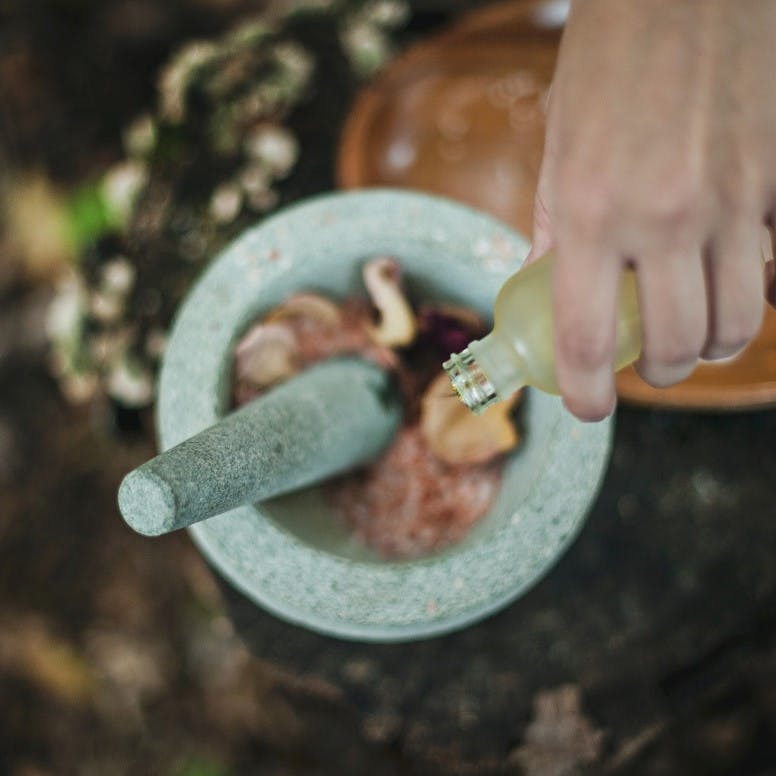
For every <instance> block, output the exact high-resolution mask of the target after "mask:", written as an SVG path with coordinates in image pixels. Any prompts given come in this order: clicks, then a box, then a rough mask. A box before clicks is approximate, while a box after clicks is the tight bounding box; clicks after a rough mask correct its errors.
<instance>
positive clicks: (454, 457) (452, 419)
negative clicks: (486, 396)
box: [420, 373, 519, 464]
mask: <svg viewBox="0 0 776 776" xmlns="http://www.w3.org/2000/svg"><path fill="white" fill-rule="evenodd" d="M516 401H517V395H516V396H515V398H513V399H510V400H508V401H503V402H499V403H498V404H494V405H493V406H492V407H491V408H490V409H488V410H487V411H486V412H485V413H484V414H482V415H474V414H473V413H472V412H471V411H470V410H469V409H468V407H466V406H465V405H464V404H462V403H461V402H460V401H458V400H457V399H456V397H455V396H453V395H451V393H450V381H449V379H448V377H447V375H446V374H444V373H442V374H440V375H439V377H437V378H436V379H435V380H434V382H433V383H431V385H430V386H429V388H428V390H427V391H426V393H425V395H424V396H423V401H422V405H421V419H420V424H421V430H422V432H423V437H424V438H425V440H426V442H427V443H428V445H429V447H430V448H431V449H432V450H433V451H434V454H435V455H436V456H438V457H439V459H440V460H442V461H444V462H445V463H448V464H464V463H469V464H471V463H484V462H486V461H490V460H491V459H493V458H495V457H496V456H498V455H500V454H501V453H505V452H506V451H507V450H511V449H512V448H513V447H515V445H517V443H518V441H519V436H518V434H517V430H516V429H515V426H514V423H513V422H512V419H511V412H512V409H513V407H514V406H515V402H516Z"/></svg>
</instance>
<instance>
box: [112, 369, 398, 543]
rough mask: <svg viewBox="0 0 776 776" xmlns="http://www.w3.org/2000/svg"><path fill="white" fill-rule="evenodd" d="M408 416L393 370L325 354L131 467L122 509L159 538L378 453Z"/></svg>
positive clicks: (136, 527)
mask: <svg viewBox="0 0 776 776" xmlns="http://www.w3.org/2000/svg"><path fill="white" fill-rule="evenodd" d="M401 415H402V410H401V402H400V399H399V398H398V392H397V391H396V390H395V389H394V385H393V381H392V378H391V377H390V375H389V374H388V373H387V372H386V371H385V370H383V369H381V368H380V367H378V366H376V365H375V364H372V363H370V362H367V361H364V360H361V359H357V358H344V359H334V360H330V361H325V362H322V363H320V364H318V365H316V366H313V367H311V368H309V369H307V370H305V371H303V372H301V373H299V374H298V375H296V376H295V377H293V378H291V379H290V380H288V381H287V382H285V383H283V384H281V385H279V386H277V387H275V388H273V389H272V390H270V391H269V392H267V393H266V394H264V395H262V396H260V397H258V398H256V399H254V400H253V401H252V402H250V403H249V404H247V405H245V406H244V407H242V408H240V409H239V410H237V411H235V412H233V413H232V414H230V415H227V416H226V417H225V418H224V419H223V420H221V421H219V422H218V423H216V424H215V425H214V426H211V427H210V428H207V429H205V430H204V431H201V432H200V433H199V434H196V435H195V436H193V437H191V438H190V439H187V440H186V441H184V442H182V443H181V444H179V445H177V446H176V447H173V448H171V449H170V450H167V451H166V452H163V453H161V454H160V455H158V456H156V458H153V459H151V460H150V461H148V462H146V463H144V464H143V465H142V466H140V467H138V468H137V469H135V470H134V471H132V472H130V473H129V474H128V475H127V476H126V477H125V478H124V480H123V482H122V483H121V487H120V488H119V496H118V499H119V508H120V510H121V514H122V515H123V517H124V520H125V521H126V522H127V523H128V524H129V525H130V526H131V527H132V528H133V529H134V530H135V531H137V532H138V533H141V534H145V535H147V536H158V535H160V534H165V533H169V532H170V531H175V530H177V529H178V528H183V527H185V526H187V525H191V524H192V523H196V522H198V521H200V520H204V519H205V518H208V517H213V516H214V515H218V514H221V513H223V512H226V511H228V510H229V509H233V508H234V507H237V506H240V505H241V504H246V503H249V502H256V501H263V500H266V499H269V498H272V497H273V496H279V495H281V494H284V493H289V492H291V491H293V490H297V489H299V488H302V487H305V486H307V485H312V484H314V483H316V482H320V481H322V480H324V479H326V478H327V477H330V476H332V475H335V474H338V473H341V472H343V471H346V470H348V469H351V468H354V467H355V466H358V465H359V464H362V463H366V462H368V461H369V460H370V459H373V458H374V457H376V456H377V455H378V454H379V453H380V452H381V451H382V450H383V449H384V448H385V447H386V445H387V444H388V443H389V442H390V441H391V440H392V439H393V436H394V435H395V433H396V431H397V429H398V427H399V423H400V421H401Z"/></svg>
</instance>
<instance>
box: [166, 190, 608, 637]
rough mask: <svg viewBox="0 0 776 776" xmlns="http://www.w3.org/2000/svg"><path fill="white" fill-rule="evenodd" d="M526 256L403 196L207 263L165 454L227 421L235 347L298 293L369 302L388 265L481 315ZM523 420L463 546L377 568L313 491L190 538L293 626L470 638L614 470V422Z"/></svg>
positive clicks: (313, 204) (544, 416)
mask: <svg viewBox="0 0 776 776" xmlns="http://www.w3.org/2000/svg"><path fill="white" fill-rule="evenodd" d="M527 249H528V245H527V243H526V241H525V240H524V239H523V238H522V237H520V236H519V235H518V234H516V233H515V232H513V231H511V230H510V229H509V228H507V227H505V226H504V225H503V224H501V223H499V222H498V221H495V220H494V219H492V218H490V217H488V216H485V215H483V214H481V213H478V212H476V211H473V210H471V209H469V208H467V207H464V206H461V205H458V204H454V203H452V202H450V201H447V200H443V199H439V198H437V197H430V196H426V195H421V194H417V193H412V192H407V191H394V190H371V191H361V192H353V193H346V194H332V195H327V196H322V197H318V198H315V199H311V200H309V201H307V202H304V203H301V204H298V205H296V206H294V207H290V208H288V209H286V210H285V211H283V212H281V213H279V214H278V215H276V216H274V217H272V218H270V219H267V220H266V221H265V222H264V223H262V224H261V225H260V226H258V227H257V228H255V229H252V230H250V231H248V232H246V233H245V234H243V235H242V236H241V237H240V238H239V239H238V240H237V241H236V242H234V243H233V244H232V245H231V246H230V247H229V248H227V249H226V250H225V251H224V252H223V253H222V254H221V255H220V256H219V257H218V258H217V259H216V260H215V261H214V262H213V264H212V265H211V267H210V268H209V270H208V271H207V272H206V273H205V274H204V276H203V277H202V279H201V280H200V281H199V283H198V284H197V286H196V287H195V288H194V290H193V291H192V293H191V294H190V296H189V297H188V299H187V300H186V302H185V303H184V305H183V306H182V309H181V311H180V313H179V315H178V318H177V320H176V323H175V326H174V328H173V332H172V335H171V338H170V342H169V345H168V349H167V353H166V356H165V361H164V366H163V369H162V374H161V379H160V385H159V397H158V404H157V414H158V429H159V442H160V447H161V449H163V450H166V449H168V448H170V447H172V446H174V445H176V444H177V443H179V442H181V441H183V440H184V439H186V438H188V437H190V436H192V435H193V434H195V433H197V432H198V431H200V430H202V429H203V428H205V427H207V426H209V425H211V424H212V423H214V422H215V421H216V420H217V419H218V418H219V417H220V416H221V415H222V414H223V413H224V412H225V410H226V408H227V403H228V396H229V382H230V379H231V364H232V348H233V345H234V342H235V340H236V338H237V337H238V336H239V335H240V334H241V332H242V331H244V329H245V327H246V326H247V324H248V323H250V322H251V321H252V320H253V319H254V318H256V317H257V316H258V315H260V314H261V313H262V312H264V311H267V310H269V309H270V308H272V307H273V306H274V305H276V304H278V303H279V302H280V301H281V300H283V299H284V298H285V297H287V296H288V295H289V294H291V293H293V292H295V291H300V290H306V289H317V290H319V291H322V292H323V293H330V294H332V295H336V296H340V297H341V296H345V295H348V294H352V293H361V291H360V267H361V264H362V262H363V261H364V259H365V258H367V257H369V256H373V255H376V254H390V255H394V256H397V257H398V258H399V259H400V260H401V262H402V265H403V267H404V268H405V271H406V277H407V283H408V285H409V286H410V288H411V289H412V290H413V292H414V293H415V294H416V295H420V296H424V297H426V298H429V299H431V298H437V299H443V300H448V301H453V302H459V303H462V304H465V305H468V306H471V307H472V308H475V309H477V310H479V311H480V312H482V313H483V314H485V315H486V316H487V315H489V314H490V311H491V308H492V304H493V300H494V298H495V295H496V292H497V291H498V289H499V287H500V285H501V283H502V282H503V281H504V279H505V278H506V277H507V276H508V275H509V274H511V273H512V272H514V271H515V270H516V269H517V267H518V266H519V265H520V263H521V261H522V259H523V257H524V256H525V254H526V253H527ZM524 410H525V416H524V425H525V428H526V429H527V433H526V437H525V440H524V443H523V444H522V446H521V447H520V448H519V450H518V451H517V452H516V453H515V454H513V455H512V456H511V458H510V460H509V462H508V463H507V467H506V470H505V479H504V484H503V487H502V489H501V492H500V495H499V498H498V499H497V503H496V504H495V506H494V508H493V509H492V511H491V512H490V514H489V515H488V516H487V517H486V518H485V520H484V521H483V522H482V523H480V524H479V525H478V526H477V527H476V528H475V529H474V530H473V531H472V532H471V534H470V535H469V536H468V538H467V539H466V540H464V541H463V542H462V543H460V544H458V545H457V546H455V547H453V548H451V549H448V550H447V551H445V552H442V553H440V554H438V555H434V556H431V557H427V558H424V559H421V560H415V561H408V562H387V561H382V560H380V559H379V558H377V557H376V556H373V555H371V554H370V553H369V552H368V551H366V550H364V549H363V548H361V547H360V546H358V545H357V544H356V543H355V542H354V541H353V539H352V538H351V537H350V535H349V534H348V532H347V531H346V530H345V529H344V528H343V527H342V526H341V525H339V523H338V521H337V520H336V518H335V516H334V515H333V514H331V512H330V510H329V509H328V508H327V506H326V504H325V502H324V500H323V498H322V497H321V496H320V493H319V491H318V489H316V488H311V489H308V490H305V491H303V492H300V493H296V494H292V495H290V496H285V497H282V498H279V499H275V500H273V501H270V502H265V503H262V504H256V505H246V506H243V507H240V508H238V509H234V510H232V511H231V512H228V513H227V514H224V515H221V516H218V517H213V518H210V519H209V520H206V521H204V522H202V523H199V524H197V525H195V526H193V527H191V528H190V529H189V530H190V532H191V535H192V537H193V538H194V540H195V542H196V543H197V545H198V546H199V548H200V549H201V551H202V552H203V553H204V555H205V556H206V557H207V558H208V559H209V561H210V562H211V563H212V565H213V566H214V567H215V568H216V569H217V570H218V571H219V572H220V573H221V574H222V575H223V576H224V577H226V578H227V579H228V580H229V581H230V582H231V583H232V584H234V585H235V587H237V588H238V589H239V590H241V591H242V592H243V593H244V594H246V595H247V596H248V597H249V598H251V599H252V600H253V601H255V602H256V603H257V604H258V605H260V606H262V607H264V608H265V609H267V610H269V611H270V612H273V613H274V614H276V615H277V616H279V617H282V618H284V619H286V620H288V621H290V622H293V623H297V624H299V625H303V626H305V627H308V628H311V629H313V630H316V631H320V632H323V633H327V634H331V635H335V636H339V637H343V638H351V639H361V640H366V641H402V640H410V639H417V638H422V637H426V636H431V635H434V634H439V633H444V632H447V631H451V630H455V629H457V628H461V627H463V626H464V625H467V624H469V623H472V622H474V621H476V620H479V619H481V618H483V617H485V616H486V615H488V614H490V613H492V612H494V611H496V610H497V609H500V608H501V607H503V606H505V605H506V604H508V603H509V602H510V601H513V600H514V599H515V598H517V597H518V596H519V595H520V594H521V593H523V592H525V591H526V590H527V589H528V588H529V587H530V586H531V585H533V584H534V583H535V582H536V581H537V580H538V579H539V578H541V577H542V575H543V574H545V573H546V572H547V571H548V569H549V568H550V567H551V566H552V564H553V563H554V562H555V561H556V560H557V559H558V557H559V556H560V555H561V554H562V553H563V551H564V550H565V549H566V548H567V547H568V545H569V543H570V542H571V541H572V540H573V539H574V537H575V535H576V533H577V532H578V531H579V529H580V526H581V525H582V523H583V521H584V518H585V514H586V511H587V509H588V507H589V505H590V503H591V501H592V500H593V498H594V497H595V495H596V491H597V489H598V486H599V483H600V480H601V477H602V474H603V472H604V470H605V467H606V463H607V458H608V452H609V445H610V424H609V423H608V422H604V423H599V424H595V425H585V424H582V423H579V422H578V421H576V420H575V419H574V418H573V417H572V416H571V415H569V414H568V413H567V412H566V411H565V410H564V409H563V407H562V405H561V402H560V400H559V399H557V398H555V397H551V396H547V395H545V394H542V393H540V392H538V391H534V392H531V394H530V396H529V397H528V400H527V401H526V404H525V407H524Z"/></svg>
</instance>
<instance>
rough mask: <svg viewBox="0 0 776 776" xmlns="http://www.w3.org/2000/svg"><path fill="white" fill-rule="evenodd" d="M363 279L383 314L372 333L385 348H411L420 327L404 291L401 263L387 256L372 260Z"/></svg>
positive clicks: (366, 266) (365, 266) (373, 301)
mask: <svg viewBox="0 0 776 776" xmlns="http://www.w3.org/2000/svg"><path fill="white" fill-rule="evenodd" d="M363 276H364V284H365V285H366V288H367V291H368V292H369V297H370V299H371V300H372V304H373V305H374V306H375V307H376V308H377V310H378V312H379V313H380V323H379V324H378V325H377V326H372V327H371V328H370V334H371V335H372V337H373V338H374V339H375V341H376V342H379V343H381V344H382V345H396V346H400V347H401V346H404V345H409V344H410V343H411V342H412V341H413V340H414V339H415V334H416V331H417V326H416V323H415V313H414V312H413V310H412V307H410V304H409V302H408V301H407V299H406V297H405V296H404V291H403V290H402V286H401V268H400V267H399V262H397V261H396V259H392V258H389V257H387V256H384V257H380V258H377V259H372V260H371V261H369V262H367V263H366V264H365V265H364V271H363Z"/></svg>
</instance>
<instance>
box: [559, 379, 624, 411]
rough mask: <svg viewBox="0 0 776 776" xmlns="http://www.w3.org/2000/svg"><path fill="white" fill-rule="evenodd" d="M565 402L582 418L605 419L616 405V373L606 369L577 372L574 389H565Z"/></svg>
mask: <svg viewBox="0 0 776 776" xmlns="http://www.w3.org/2000/svg"><path fill="white" fill-rule="evenodd" d="M563 403H564V405H565V406H566V408H567V409H568V411H569V412H571V414H572V415H575V416H576V417H578V418H579V419H580V420H585V421H591V422H593V421H599V420H603V419H604V418H606V417H608V416H609V415H611V414H612V412H613V411H614V408H615V405H616V394H615V390H614V375H613V374H612V373H610V372H608V371H606V370H598V371H595V372H588V373H585V372H579V371H577V372H575V374H574V379H573V389H572V390H564V392H563Z"/></svg>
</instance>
